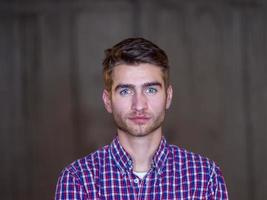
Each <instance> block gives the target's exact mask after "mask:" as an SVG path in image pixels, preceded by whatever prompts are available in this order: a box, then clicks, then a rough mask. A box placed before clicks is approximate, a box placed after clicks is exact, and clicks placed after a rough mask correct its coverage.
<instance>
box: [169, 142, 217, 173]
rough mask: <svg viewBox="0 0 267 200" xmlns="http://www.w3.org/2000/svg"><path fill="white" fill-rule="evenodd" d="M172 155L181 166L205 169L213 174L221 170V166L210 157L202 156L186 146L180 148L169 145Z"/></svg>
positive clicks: (204, 170)
mask: <svg viewBox="0 0 267 200" xmlns="http://www.w3.org/2000/svg"><path fill="white" fill-rule="evenodd" d="M169 149H170V152H171V155H172V157H173V159H174V162H176V163H177V164H178V165H180V166H181V167H186V168H189V169H190V168H194V169H197V170H200V171H203V172H205V173H207V174H212V173H213V171H214V170H215V171H216V172H217V171H219V167H218V166H217V165H216V164H215V162H214V161H213V160H211V159H209V158H208V157H205V156H202V155H200V154H198V153H194V152H191V151H188V150H186V149H184V148H180V147H178V146H176V145H172V144H171V145H169Z"/></svg>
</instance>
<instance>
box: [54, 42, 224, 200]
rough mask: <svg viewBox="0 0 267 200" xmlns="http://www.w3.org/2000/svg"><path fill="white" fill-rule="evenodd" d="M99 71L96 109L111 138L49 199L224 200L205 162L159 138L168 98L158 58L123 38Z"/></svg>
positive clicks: (214, 170) (162, 59)
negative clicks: (101, 108) (107, 118)
mask: <svg viewBox="0 0 267 200" xmlns="http://www.w3.org/2000/svg"><path fill="white" fill-rule="evenodd" d="M103 65H104V81H105V89H104V91H103V102H104V105H105V108H106V110H107V111H108V112H109V113H111V114H112V116H113V119H114V122H115V124H116V127H117V137H116V138H115V139H114V141H113V142H112V143H111V145H109V146H105V147H103V148H102V149H100V150H98V151H96V152H94V153H91V154H89V155H88V156H87V157H85V158H82V159H79V160H77V161H75V162H74V163H72V164H71V165H69V166H68V167H66V168H65V169H64V170H63V171H62V173H61V175H60V177H59V180H58V184H57V189H56V196H55V199H116V200H118V199H134V200H138V199H147V200H149V199H228V195H227V190H226V186H225V183H224V179H223V177H222V174H221V172H220V170H219V168H218V167H217V166H216V165H215V164H214V162H213V161H210V160H209V159H207V158H204V157H201V156H199V155H197V154H194V153H190V152H187V151H185V150H183V149H180V148H178V147H177V146H174V145H168V144H167V142H166V140H165V138H164V136H163V133H162V123H163V121H164V118H165V113H166V110H167V109H169V107H170V105H171V101H172V93H173V91H172V86H171V85H170V84H169V65H168V58H167V55H166V54H165V52H164V51H163V50H161V49H160V48H159V47H158V46H156V45H155V44H153V43H151V42H150V41H148V40H145V39H143V38H129V39H126V40H123V41H122V42H120V43H118V44H117V45H115V46H113V47H112V48H111V49H108V50H107V51H106V58H105V60H104V62H103Z"/></svg>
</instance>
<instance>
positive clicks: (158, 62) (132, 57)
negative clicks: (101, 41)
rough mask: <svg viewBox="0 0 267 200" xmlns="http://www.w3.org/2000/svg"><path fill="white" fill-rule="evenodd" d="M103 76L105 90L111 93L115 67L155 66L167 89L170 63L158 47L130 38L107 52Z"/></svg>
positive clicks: (144, 40) (146, 41)
mask: <svg viewBox="0 0 267 200" xmlns="http://www.w3.org/2000/svg"><path fill="white" fill-rule="evenodd" d="M105 53H106V57H105V59H104V61H103V66H104V69H103V76H104V83H105V89H106V90H107V91H109V92H110V91H111V87H112V84H113V79H112V72H113V69H114V67H115V66H117V65H121V64H126V65H138V64H153V65H155V66H157V67H159V68H160V69H161V71H162V77H163V80H164V84H165V88H167V87H168V85H169V63H168V57H167V55H166V53H165V52H164V51H163V50H162V49H160V48H159V47H158V46H157V45H155V44H153V43H152V42H150V41H148V40H146V39H143V38H128V39H125V40H123V41H121V42H120V43H118V44H116V45H114V46H113V47H112V48H110V49H107V50H106V51H105Z"/></svg>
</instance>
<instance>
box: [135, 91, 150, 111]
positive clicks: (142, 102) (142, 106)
mask: <svg viewBox="0 0 267 200" xmlns="http://www.w3.org/2000/svg"><path fill="white" fill-rule="evenodd" d="M132 109H133V110H135V111H143V110H146V109H147V98H146V96H145V95H144V94H143V93H135V94H134V95H133V98H132Z"/></svg>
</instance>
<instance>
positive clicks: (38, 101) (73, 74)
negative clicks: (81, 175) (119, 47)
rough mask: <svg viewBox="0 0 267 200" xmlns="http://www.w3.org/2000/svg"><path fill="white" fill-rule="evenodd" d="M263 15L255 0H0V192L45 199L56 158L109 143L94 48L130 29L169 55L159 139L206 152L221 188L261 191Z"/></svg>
mask: <svg viewBox="0 0 267 200" xmlns="http://www.w3.org/2000/svg"><path fill="white" fill-rule="evenodd" d="M266 15H267V7H266V3H265V2H264V1H263V0H262V1H260V0H257V1H256V0H251V1H250V0H228V1H227V0H225V1H223V0H221V1H220V0H213V1H209V0H198V1H197V0H195V1H193V0H188V1H182V0H180V1H179V0H164V1H163V0H162V1H159V0H158V1H156V0H154V1H152V0H144V1H137V0H136V1H134V0H128V1H127V0H113V1H110V0H98V1H90V0H78V1H77V0H76V1H74V0H73V1H71V0H69V1H63V0H61V1H59V0H57V1H55V0H39V1H36V0H35V1H33V0H32V1H30V0H28V1H10V0H9V1H8V0H6V1H4V0H1V1H0V149H1V157H0V163H1V164H0V177H1V178H0V199H7V200H9V199H27V200H30V199H38V200H43V199H53V195H54V190H55V185H56V180H57V177H58V174H59V173H60V171H61V170H62V168H63V167H64V166H66V165H67V164H68V163H70V162H72V161H73V160H75V159H77V158H79V157H82V156H85V155H86V154H88V153H89V152H91V151H94V150H96V149H97V148H99V147H100V146H102V145H104V144H108V143H110V141H111V139H112V138H113V137H114V135H115V133H116V132H115V128H114V125H113V122H112V118H111V116H110V115H109V114H107V113H106V112H105V110H104V108H103V103H102V100H101V92H102V89H103V83H102V76H101V71H102V66H101V62H102V59H103V57H104V53H103V50H104V49H106V48H107V47H110V46H111V45H113V44H115V43H117V42H119V41H120V40H121V39H124V38H126V37H131V36H143V37H146V38H148V39H150V40H152V41H153V42H155V43H156V44H158V45H159V46H161V47H162V48H163V49H165V50H166V52H167V53H168V54H169V57H170V62H171V78H172V83H173V85H174V101H173V104H172V107H171V108H172V109H171V110H170V111H169V112H168V116H167V120H166V123H165V125H164V134H165V135H166V137H167V138H168V140H169V142H170V143H174V144H177V145H179V146H181V147H184V148H186V149H188V150H190V151H194V152H197V153H200V154H202V155H205V156H208V157H209V158H211V159H213V160H215V161H216V162H217V164H218V165H220V167H221V169H222V171H223V173H224V176H225V179H226V182H227V186H228V190H229V193H230V199H234V200H235V199H242V200H263V199H265V198H266V197H267V190H266V188H267V182H266V178H267V144H266V143H267V134H266V133H267V121H266V119H267V66H266V64H267V54H266V50H267V29H266V22H267V16H266Z"/></svg>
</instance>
